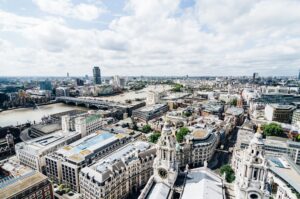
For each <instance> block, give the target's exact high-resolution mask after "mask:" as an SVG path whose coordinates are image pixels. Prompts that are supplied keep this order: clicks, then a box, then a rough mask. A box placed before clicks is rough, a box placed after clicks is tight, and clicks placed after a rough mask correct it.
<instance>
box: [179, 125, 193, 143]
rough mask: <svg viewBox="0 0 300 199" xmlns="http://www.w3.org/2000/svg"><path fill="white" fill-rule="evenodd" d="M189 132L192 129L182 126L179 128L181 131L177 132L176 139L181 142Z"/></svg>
mask: <svg viewBox="0 0 300 199" xmlns="http://www.w3.org/2000/svg"><path fill="white" fill-rule="evenodd" d="M189 132H190V130H189V129H188V128H186V127H181V128H180V129H179V131H178V132H177V133H176V140H177V142H179V143H180V142H182V141H183V138H184V136H186V135H187V134H188V133H189Z"/></svg>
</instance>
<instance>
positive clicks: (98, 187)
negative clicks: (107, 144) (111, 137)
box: [79, 141, 156, 199]
mask: <svg viewBox="0 0 300 199" xmlns="http://www.w3.org/2000/svg"><path fill="white" fill-rule="evenodd" d="M155 151H156V150H155V148H153V147H152V146H151V145H150V144H149V143H147V142H142V141H137V142H134V143H130V144H128V145H126V146H124V147H123V148H121V149H119V150H117V151H115V152H114V153H112V154H110V155H108V156H106V157H105V158H103V159H101V160H100V161H98V162H96V163H95V164H94V165H91V166H89V167H85V168H83V169H82V170H81V172H80V175H79V178H80V192H81V195H82V198H84V199H94V198H95V199H96V198H97V199H112V198H124V197H129V198H130V194H132V193H136V192H137V191H138V190H139V189H140V188H141V187H142V186H144V185H145V184H146V183H147V181H148V179H149V178H150V176H151V175H152V174H153V169H152V166H153V160H154V158H155V155H156V153H155Z"/></svg>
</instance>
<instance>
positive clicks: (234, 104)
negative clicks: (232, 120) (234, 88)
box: [229, 98, 237, 106]
mask: <svg viewBox="0 0 300 199" xmlns="http://www.w3.org/2000/svg"><path fill="white" fill-rule="evenodd" d="M229 104H230V105H231V106H236V105H237V99H236V98H234V99H232V100H230V102H229Z"/></svg>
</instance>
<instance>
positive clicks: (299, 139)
mask: <svg viewBox="0 0 300 199" xmlns="http://www.w3.org/2000/svg"><path fill="white" fill-rule="evenodd" d="M296 142H300V134H299V135H297V136H296Z"/></svg>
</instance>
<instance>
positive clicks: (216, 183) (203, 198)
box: [180, 167, 226, 199]
mask: <svg viewBox="0 0 300 199" xmlns="http://www.w3.org/2000/svg"><path fill="white" fill-rule="evenodd" d="M184 176H185V182H184V184H183V188H182V193H181V196H180V198H181V199H193V198H197V199H226V196H225V188H224V182H223V179H222V178H220V176H218V175H217V174H215V173H214V172H212V171H211V170H210V169H208V168H207V167H201V168H195V169H191V170H188V171H187V172H186V175H184ZM180 188H181V187H180Z"/></svg>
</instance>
